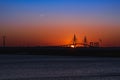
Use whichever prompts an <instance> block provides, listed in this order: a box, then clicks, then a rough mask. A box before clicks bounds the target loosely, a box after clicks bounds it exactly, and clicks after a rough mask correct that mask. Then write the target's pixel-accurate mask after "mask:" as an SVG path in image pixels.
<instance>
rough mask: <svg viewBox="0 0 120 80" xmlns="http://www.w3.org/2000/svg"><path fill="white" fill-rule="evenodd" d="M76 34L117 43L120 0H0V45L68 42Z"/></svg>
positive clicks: (43, 44) (109, 43)
mask: <svg viewBox="0 0 120 80" xmlns="http://www.w3.org/2000/svg"><path fill="white" fill-rule="evenodd" d="M74 34H76V36H77V38H78V42H82V41H83V38H84V36H86V37H87V40H88V42H90V41H99V39H102V46H105V47H107V46H120V0H0V36H1V38H0V46H2V36H3V35H6V36H7V37H6V44H7V46H48V45H63V44H69V43H71V41H72V37H73V35H74Z"/></svg>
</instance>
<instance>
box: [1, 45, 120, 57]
mask: <svg viewBox="0 0 120 80" xmlns="http://www.w3.org/2000/svg"><path fill="white" fill-rule="evenodd" d="M0 54H20V55H21V54H22V55H24V54H25V55H26V54H28V55H29V54H30V55H58V56H92V57H94V56H95V57H97V56H98V57H120V47H106V48H94V47H92V48H65V47H0Z"/></svg>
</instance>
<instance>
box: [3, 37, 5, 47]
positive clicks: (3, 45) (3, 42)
mask: <svg viewBox="0 0 120 80" xmlns="http://www.w3.org/2000/svg"><path fill="white" fill-rule="evenodd" d="M5 46H6V36H3V47H5Z"/></svg>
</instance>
